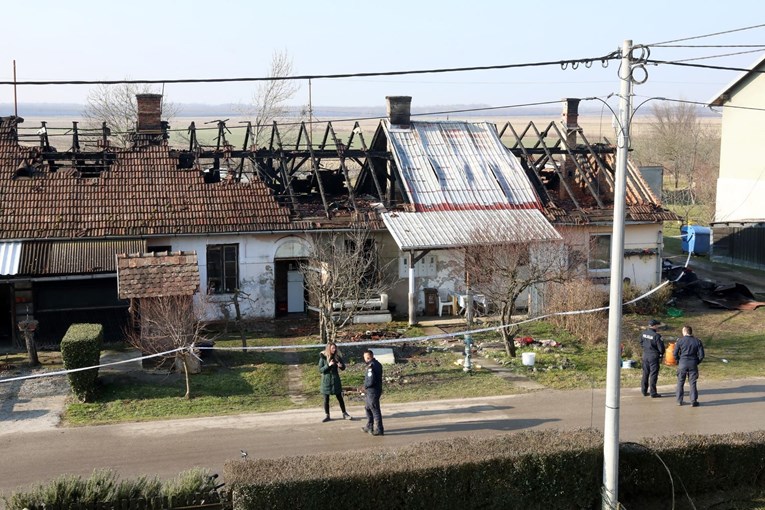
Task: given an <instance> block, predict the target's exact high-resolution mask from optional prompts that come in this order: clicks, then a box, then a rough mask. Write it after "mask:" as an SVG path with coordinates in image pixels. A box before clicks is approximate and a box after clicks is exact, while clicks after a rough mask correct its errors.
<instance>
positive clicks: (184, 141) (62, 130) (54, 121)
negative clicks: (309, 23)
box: [20, 110, 720, 151]
mask: <svg viewBox="0 0 765 510" xmlns="http://www.w3.org/2000/svg"><path fill="white" fill-rule="evenodd" d="M610 115H611V113H610V111H609V110H605V111H604V112H603V114H602V115H580V116H579V125H580V126H581V127H582V129H583V132H584V134H585V136H586V137H587V138H588V140H589V141H590V143H597V142H602V141H603V140H604V139H608V140H609V141H611V142H613V141H614V140H615V136H614V128H613V126H612V124H611V116H610ZM219 119H220V120H226V119H227V122H226V127H227V128H228V129H229V131H230V133H228V132H227V133H226V139H227V141H228V142H229V143H230V144H232V145H233V146H234V147H237V148H241V147H242V144H243V142H244V133H245V129H244V128H245V124H244V123H245V122H246V121H247V119H246V118H245V117H223V118H216V117H177V118H175V119H171V120H170V128H171V137H170V144H171V145H172V146H173V147H178V148H188V137H187V132H188V128H189V126H190V124H191V122H192V121H193V122H194V123H195V126H196V129H197V137H198V140H199V142H200V143H201V144H203V145H214V144H215V143H216V141H215V138H216V137H217V133H218V131H217V126H216V122H217V120H219ZM415 119H418V120H466V121H468V122H480V121H486V122H492V123H494V124H496V125H497V127H498V128H499V129H500V130H501V129H502V126H503V125H504V124H505V123H507V122H510V123H511V124H512V125H513V127H514V128H515V129H516V131H518V132H519V134H520V131H522V130H523V129H525V128H526V126H527V125H528V124H529V123H530V122H533V123H534V124H535V125H536V126H537V128H538V129H539V130H540V131H542V130H544V128H545V127H547V126H548V125H549V123H550V122H556V123H559V122H560V115H524V116H512V117H497V116H490V115H487V116H486V117H483V116H480V115H475V114H473V115H469V116H468V115H463V116H460V114H459V113H457V114H450V115H448V116H446V115H440V116H417V117H415ZM700 120H701V121H702V122H703V123H705V124H709V125H711V126H716V127H717V128H718V129H719V126H720V119H719V118H718V117H701V119H700ZM42 121H46V123H47V127H48V131H49V137H50V141H51V144H52V145H53V146H55V147H56V148H57V149H58V150H59V151H66V150H68V149H69V148H70V147H71V145H72V134H71V129H72V121H80V123H79V125H78V128H79V129H80V130H83V129H88V128H89V127H91V126H88V124H87V123H86V122H84V121H82V120H81V119H76V118H64V117H51V118H43V117H25V119H24V123H23V124H21V126H20V134H21V138H22V143H23V144H27V145H37V144H39V138H38V137H37V135H36V133H37V131H38V129H40V126H41V122H42ZM327 121H331V122H332V125H333V127H334V129H335V132H336V134H337V136H338V137H339V138H340V139H341V140H347V139H348V138H349V136H350V133H351V130H352V129H353V126H354V124H355V122H357V121H356V120H354V119H351V120H349V119H342V118H338V119H330V118H326V119H316V120H315V124H314V127H313V132H312V139H313V141H314V143H315V144H318V143H320V142H321V139H322V138H323V136H324V130H325V129H326V122H327ZM651 121H652V118H651V117H650V116H647V115H642V116H641V115H638V116H636V117H635V119H634V121H633V124H632V136H633V137H634V138H639V137H640V136H641V134H644V133H645V132H646V130H647V129H648V126H649V125H650V123H651ZM358 122H359V126H360V127H361V131H362V133H363V134H364V136H365V140H366V142H367V144H369V142H370V141H371V139H372V135H374V132H375V129H376V128H377V126H378V125H379V123H380V120H379V119H378V118H374V119H369V118H365V119H360V120H358ZM288 125H291V126H292V128H293V132H292V135H291V136H290V135H289V134H288V135H287V136H285V143H288V140H290V139H292V140H293V143H294V137H295V136H296V135H297V126H296V125H295V120H294V119H285V120H284V121H280V122H279V126H280V129H282V130H284V131H288V132H289V129H288ZM98 132H99V131H98V130H97V131H96V133H98ZM83 134H84V132H82V133H81V136H83ZM510 136H511V135H509V136H506V137H504V141H505V142H506V143H509V142H510ZM266 143H267V142H266V140H260V141H259V143H258V145H265V144H266Z"/></svg>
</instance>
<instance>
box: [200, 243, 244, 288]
mask: <svg viewBox="0 0 765 510" xmlns="http://www.w3.org/2000/svg"><path fill="white" fill-rule="evenodd" d="M238 288H239V245H238V244H210V245H208V246H207V292H208V293H209V294H229V293H232V292H234V291H236V289H238Z"/></svg>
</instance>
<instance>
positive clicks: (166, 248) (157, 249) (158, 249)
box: [146, 244, 173, 253]
mask: <svg viewBox="0 0 765 510" xmlns="http://www.w3.org/2000/svg"><path fill="white" fill-rule="evenodd" d="M146 250H147V251H148V252H149V253H162V252H163V251H166V252H168V253H170V252H171V251H173V247H172V246H170V245H169V244H163V245H158V246H147V247H146Z"/></svg>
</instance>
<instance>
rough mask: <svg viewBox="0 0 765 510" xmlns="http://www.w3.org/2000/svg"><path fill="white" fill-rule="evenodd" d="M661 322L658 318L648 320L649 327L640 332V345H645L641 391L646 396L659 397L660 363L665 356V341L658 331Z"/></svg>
mask: <svg viewBox="0 0 765 510" xmlns="http://www.w3.org/2000/svg"><path fill="white" fill-rule="evenodd" d="M659 324H660V322H659V321H657V320H656V319H651V320H650V321H649V322H648V329H646V330H645V331H643V332H642V333H641V334H640V345H641V346H642V347H643V363H642V364H643V377H642V379H641V380H640V391H641V392H642V393H643V396H644V397H647V396H648V395H649V394H650V395H651V398H659V397H661V395H660V394H659V393H657V392H656V381H657V380H658V379H659V363H660V361H661V358H662V356H664V342H663V341H662V339H661V335H660V334H659V333H657V332H656V328H657V326H658V325H659Z"/></svg>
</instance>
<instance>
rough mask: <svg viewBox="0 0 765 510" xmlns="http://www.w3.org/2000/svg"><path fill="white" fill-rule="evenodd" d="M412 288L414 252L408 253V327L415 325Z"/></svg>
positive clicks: (413, 289)
mask: <svg viewBox="0 0 765 510" xmlns="http://www.w3.org/2000/svg"><path fill="white" fill-rule="evenodd" d="M416 312H417V309H416V308H415V287H414V251H410V252H409V325H410V326H414V325H415V324H417V317H416Z"/></svg>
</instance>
